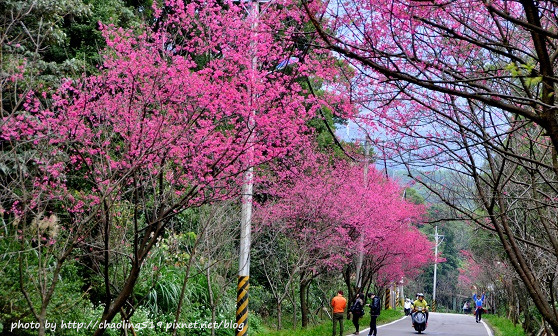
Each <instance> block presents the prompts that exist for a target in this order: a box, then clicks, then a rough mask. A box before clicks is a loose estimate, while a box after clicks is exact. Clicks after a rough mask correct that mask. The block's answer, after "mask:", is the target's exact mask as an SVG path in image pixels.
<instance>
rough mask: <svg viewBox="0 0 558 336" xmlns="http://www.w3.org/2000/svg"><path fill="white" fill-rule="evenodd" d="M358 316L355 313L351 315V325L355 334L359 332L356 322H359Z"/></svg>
mask: <svg viewBox="0 0 558 336" xmlns="http://www.w3.org/2000/svg"><path fill="white" fill-rule="evenodd" d="M359 318H360V317H359V316H358V315H357V314H355V313H353V324H354V326H355V329H356V332H357V333H358V331H359V325H358V320H359Z"/></svg>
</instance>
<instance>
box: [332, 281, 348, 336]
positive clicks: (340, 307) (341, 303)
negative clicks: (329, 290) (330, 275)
mask: <svg viewBox="0 0 558 336" xmlns="http://www.w3.org/2000/svg"><path fill="white" fill-rule="evenodd" d="M346 307H347V299H345V298H344V297H343V291H342V290H340V291H338V292H337V296H335V297H334V298H333V299H331V308H332V309H333V336H335V331H336V329H337V328H336V327H337V322H339V336H343V317H344V316H345V308H346Z"/></svg>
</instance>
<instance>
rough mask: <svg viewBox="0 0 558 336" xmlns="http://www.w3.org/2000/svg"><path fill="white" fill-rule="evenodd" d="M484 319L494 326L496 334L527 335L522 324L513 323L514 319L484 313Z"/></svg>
mask: <svg viewBox="0 0 558 336" xmlns="http://www.w3.org/2000/svg"><path fill="white" fill-rule="evenodd" d="M482 319H483V320H484V321H485V322H488V324H489V325H490V326H491V327H492V329H493V330H494V335H495V336H525V332H524V331H523V328H522V327H521V324H516V325H513V323H512V321H510V320H508V319H507V318H505V317H500V316H497V315H489V314H486V315H483V316H482Z"/></svg>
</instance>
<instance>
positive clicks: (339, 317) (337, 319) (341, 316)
mask: <svg viewBox="0 0 558 336" xmlns="http://www.w3.org/2000/svg"><path fill="white" fill-rule="evenodd" d="M344 317H345V314H343V313H335V314H333V334H332V335H333V336H335V331H336V330H337V328H336V327H337V322H339V336H343V319H344Z"/></svg>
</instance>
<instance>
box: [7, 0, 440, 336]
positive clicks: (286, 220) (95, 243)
mask: <svg viewBox="0 0 558 336" xmlns="http://www.w3.org/2000/svg"><path fill="white" fill-rule="evenodd" d="M153 10H154V20H153V22H151V23H149V24H144V25H143V26H141V27H138V28H137V29H136V30H125V29H121V28H118V27H114V26H105V25H102V24H101V26H100V27H101V28H100V29H101V30H102V31H103V34H104V36H105V38H106V42H107V48H106V50H104V53H103V54H104V61H103V63H102V66H101V67H100V68H99V69H98V73H97V74H95V75H89V76H86V75H84V76H83V77H82V78H80V79H73V80H65V81H63V83H62V84H61V85H60V87H59V88H58V89H43V90H42V91H41V90H36V91H29V92H26V93H25V94H24V95H23V96H22V97H20V99H21V101H22V102H23V103H22V104H21V105H17V106H15V107H14V108H13V110H5V109H4V108H2V115H1V120H0V142H1V152H0V155H1V157H0V159H1V162H2V171H1V173H0V178H1V180H2V183H1V189H0V197H1V202H2V207H1V208H0V209H1V211H2V216H3V219H4V221H5V222H6V223H7V224H6V225H5V230H6V234H5V236H4V238H5V239H9V243H8V245H9V249H10V253H11V254H10V256H11V257H13V258H15V259H14V261H15V262H16V264H17V272H18V279H19V283H18V287H19V290H20V291H21V293H22V294H23V297H24V298H25V300H26V303H27V306H28V308H29V310H30V311H31V314H32V316H33V317H34V319H35V321H37V322H39V324H40V328H39V331H38V334H39V335H44V334H45V321H46V320H47V318H48V312H49V307H50V306H51V303H52V299H53V297H54V296H55V294H56V292H57V285H58V284H59V282H60V281H64V277H63V276H62V274H64V269H65V267H66V265H67V264H68V263H69V262H73V261H77V262H80V263H82V264H84V265H85V267H87V268H88V270H89V271H90V272H92V273H94V274H95V276H96V277H98V278H99V279H102V280H101V281H102V291H101V293H100V298H101V303H102V305H103V307H104V308H103V312H102V316H101V317H100V320H99V322H100V323H99V325H100V326H101V327H99V328H98V329H97V330H95V332H94V335H100V334H102V333H104V331H105V329H106V326H107V324H106V323H105V322H111V321H112V320H113V319H114V318H115V317H116V316H117V315H118V314H120V316H121V317H122V319H123V320H128V319H129V318H130V317H131V315H132V314H133V313H134V311H135V309H136V308H137V306H138V304H140V303H141V298H138V297H137V296H136V295H134V293H135V289H136V288H137V287H136V285H137V284H138V280H139V279H140V276H141V274H142V271H143V266H144V265H145V263H146V261H147V260H148V258H149V257H150V254H151V252H152V251H153V250H154V249H156V248H157V245H158V243H160V241H161V239H162V238H163V237H165V236H166V234H167V233H168V232H169V231H171V230H172V227H173V225H175V224H176V225H178V224H179V220H178V219H177V217H178V216H179V215H180V214H183V213H184V212H185V211H186V210H188V209H191V208H195V207H199V206H201V205H203V204H208V203H212V202H216V201H221V200H226V199H231V198H234V197H235V196H237V195H238V193H239V190H240V187H239V184H240V183H241V182H242V178H241V176H242V173H243V172H244V171H245V170H246V169H248V168H249V167H250V166H258V165H262V164H264V163H265V164H269V167H275V168H274V169H279V168H277V167H279V166H276V165H273V164H272V163H274V162H276V161H277V160H278V159H280V158H285V157H290V156H292V155H293V152H295V151H299V150H301V148H302V150H304V149H305V148H308V147H310V145H309V144H310V143H311V141H310V140H309V138H308V137H307V136H308V135H310V133H311V131H310V130H309V129H308V128H307V122H308V121H309V119H311V118H313V117H314V116H315V115H316V111H317V110H318V109H319V108H324V107H325V108H328V109H329V110H331V111H336V114H337V115H338V116H343V117H350V116H351V115H352V114H353V113H354V109H353V106H352V104H351V103H350V99H349V98H350V95H349V93H348V91H349V89H350V87H349V86H348V85H347V83H346V81H344V80H343V79H344V78H345V77H344V76H342V75H341V74H340V69H339V68H337V67H336V66H335V65H336V61H335V60H334V59H333V57H332V56H331V54H330V52H326V51H323V50H310V49H309V47H310V43H309V41H307V36H306V28H307V27H306V26H305V23H306V20H307V19H306V18H305V16H304V13H302V12H300V11H299V8H298V7H297V3H296V2H291V1H288V0H285V1H276V2H273V3H272V4H268V5H265V8H262V10H261V11H260V14H259V16H258V17H247V12H248V11H249V10H250V9H249V8H246V7H245V5H244V4H242V3H241V4H234V3H232V2H227V3H222V2H220V1H211V0H209V1H202V2H190V3H187V4H185V3H184V2H183V1H174V0H167V1H164V3H162V4H155V5H154V7H153ZM254 20H257V22H255V21H254ZM294 57H296V60H297V61H296V63H294V64H289V65H287V66H285V64H284V61H285V60H291V59H294ZM18 71H19V72H18V73H15V74H14V75H12V76H10V77H9V78H3V81H4V82H3V83H8V84H6V85H7V86H9V87H10V88H14V90H15V91H14V92H15V94H16V95H17V94H18V91H17V87H18V83H19V82H20V81H23V80H24V79H25V78H26V77H25V76H26V75H28V74H27V73H26V72H25V67H24V66H23V65H22V67H21V68H19V70H18ZM308 78H312V80H313V81H316V82H319V83H321V84H322V85H323V87H324V88H327V90H324V91H323V92H321V94H320V95H319V96H316V95H314V94H312V92H307V91H306V87H305V86H303V85H301V83H303V82H304V83H307V82H308ZM3 85H4V84H3ZM19 94H21V92H19ZM306 151H307V152H309V153H311V152H312V151H311V150H307V149H306ZM305 160H306V161H305V162H307V164H306V165H300V167H299V168H298V170H299V171H300V172H301V173H300V174H295V175H292V176H291V178H290V179H289V178H287V179H283V180H281V183H282V184H276V185H274V186H273V187H271V190H270V191H269V193H270V194H272V195H273V198H274V200H273V201H270V202H269V203H268V204H264V205H263V207H264V208H263V209H268V210H267V215H266V216H264V217H262V218H263V219H262V226H264V225H268V226H269V227H270V228H272V230H273V231H276V232H280V233H282V234H285V235H286V236H288V237H289V239H291V240H292V241H293V242H294V244H293V246H297V249H300V257H301V258H302V259H304V260H303V261H302V263H301V264H299V265H298V267H299V268H298V270H297V273H296V274H298V275H299V277H300V285H301V293H306V292H305V290H306V289H307V288H308V287H307V286H308V284H309V283H310V282H311V281H312V279H313V278H314V277H315V276H316V275H317V274H319V273H320V272H322V270H325V269H341V268H342V267H343V266H344V265H346V264H347V263H348V262H349V261H350V260H351V258H352V257H353V256H354V255H355V254H356V253H360V252H363V253H365V254H366V255H367V256H368V259H369V260H370V261H369V263H370V265H371V266H370V267H373V268H374V272H373V274H374V276H375V280H376V281H378V282H379V283H386V282H387V281H393V280H399V279H400V278H401V277H402V276H403V274H405V273H408V272H409V271H410V270H412V269H415V268H416V267H418V266H420V265H422V264H424V263H426V262H427V261H428V258H429V257H428V256H429V254H430V250H429V247H430V245H429V244H428V242H427V241H426V239H425V237H424V236H422V235H420V234H419V233H418V231H417V229H416V228H415V227H413V226H412V225H411V224H412V222H413V221H416V220H418V219H419V217H420V216H421V209H419V208H417V207H416V206H412V205H411V204H409V203H406V202H404V201H402V200H401V193H400V190H399V188H398V187H397V185H396V184H395V183H394V182H392V181H388V180H384V179H383V178H381V177H380V175H379V174H377V173H376V172H373V173H370V175H371V177H370V178H369V183H368V185H367V186H364V184H363V183H362V171H361V169H360V168H357V167H356V166H353V165H351V164H348V163H346V162H343V161H340V162H335V163H334V164H326V162H327V161H328V159H327V158H325V157H321V156H319V155H314V154H308V156H307V157H306V158H305ZM301 161H304V160H299V163H300V162H301ZM276 173H277V172H276ZM278 175H281V174H278ZM293 176H295V177H293ZM259 179H261V181H263V180H264V179H265V176H264V175H262V176H260V177H259ZM358 237H363V241H364V244H362V245H358V244H356V243H355V242H356V241H357V239H358ZM411 242H413V244H416V243H417V242H418V243H419V245H420V246H422V247H424V249H423V250H421V251H418V252H417V251H415V250H411V249H409V244H411ZM380 270H381V272H380ZM187 277H188V274H186V279H187ZM90 280H91V279H90ZM370 281H372V278H371V279H370V280H369V282H370ZM305 297H306V296H305V295H303V294H301V301H303V299H304V298H305ZM302 311H303V321H306V322H305V323H307V319H308V317H307V316H308V315H307V313H308V312H307V306H306V305H305V304H304V303H302ZM177 318H178V317H177Z"/></svg>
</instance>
